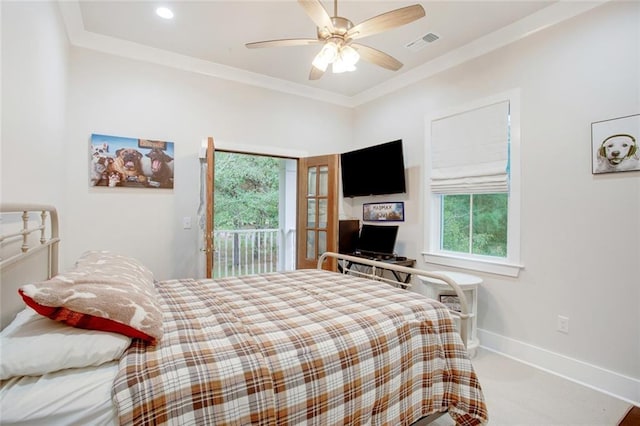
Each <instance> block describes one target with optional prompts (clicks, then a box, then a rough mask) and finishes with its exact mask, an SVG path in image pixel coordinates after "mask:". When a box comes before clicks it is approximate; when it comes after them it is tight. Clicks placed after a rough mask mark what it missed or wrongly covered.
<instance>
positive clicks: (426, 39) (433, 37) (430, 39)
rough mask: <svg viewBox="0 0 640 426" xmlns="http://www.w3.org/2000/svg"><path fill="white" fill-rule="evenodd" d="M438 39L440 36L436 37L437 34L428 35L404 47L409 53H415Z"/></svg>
mask: <svg viewBox="0 0 640 426" xmlns="http://www.w3.org/2000/svg"><path fill="white" fill-rule="evenodd" d="M439 38H440V36H438V35H437V34H434V33H428V34H425V35H424V36H422V37H420V38H419V39H417V40H414V41H412V42H411V43H408V44H407V45H406V46H405V47H406V48H407V49H409V50H411V51H414V52H417V51H418V50H420V49H422V48H424V47H425V46H426V45H427V44H429V43H433V42H434V41H436V40H438V39H439Z"/></svg>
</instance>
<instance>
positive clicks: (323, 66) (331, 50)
mask: <svg viewBox="0 0 640 426" xmlns="http://www.w3.org/2000/svg"><path fill="white" fill-rule="evenodd" d="M338 53H339V52H338V45H337V44H335V43H334V42H332V41H329V42H327V43H325V45H324V46H322V49H321V50H320V52H318V54H317V55H316V57H315V58H314V59H313V62H312V64H313V66H314V67H316V68H318V69H319V70H320V71H326V70H327V67H328V66H329V64H330V63H332V62H334V61H335V60H336V58H337V57H338Z"/></svg>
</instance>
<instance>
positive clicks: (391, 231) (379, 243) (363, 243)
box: [356, 224, 398, 255]
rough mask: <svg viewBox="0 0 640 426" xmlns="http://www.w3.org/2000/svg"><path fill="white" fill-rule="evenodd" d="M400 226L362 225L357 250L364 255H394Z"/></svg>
mask: <svg viewBox="0 0 640 426" xmlns="http://www.w3.org/2000/svg"><path fill="white" fill-rule="evenodd" d="M397 236H398V226H397V225H391V226H384V225H367V224H365V225H362V229H361V230H360V238H358V245H357V250H356V251H358V252H360V253H362V254H373V255H376V254H393V249H394V247H395V245H396V238H397Z"/></svg>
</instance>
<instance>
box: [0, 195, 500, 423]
mask: <svg viewBox="0 0 640 426" xmlns="http://www.w3.org/2000/svg"><path fill="white" fill-rule="evenodd" d="M1 211H2V213H3V219H2V222H1V223H2V228H3V229H2V234H3V235H2V236H0V244H1V247H0V249H1V251H0V255H1V256H2V260H1V261H0V272H1V273H2V276H1V278H2V300H1V303H2V326H3V330H2V335H1V337H2V339H1V340H0V345H1V346H0V351H1V352H0V353H1V354H2V359H1V364H2V368H1V370H2V371H1V373H2V377H1V379H2V382H1V384H0V405H1V406H0V423H2V424H3V425H5V424H7V425H8V424H29V425H38V424H43V425H44V424H105V425H112V424H123V425H131V424H135V425H143V424H148V425H152V424H153V425H156V424H169V425H186V424H192V425H250V424H251V425H298V424H309V425H338V424H340V425H343V424H345V425H346V424H349V425H364V424H371V425H413V424H426V423H428V422H430V421H432V420H433V419H435V418H437V417H439V416H441V415H442V414H443V413H448V415H450V416H451V417H452V418H453V419H454V420H455V421H456V423H457V424H461V425H478V424H485V423H486V422H487V418H488V416H487V409H486V406H485V403H484V398H483V395H482V389H481V386H480V384H479V383H478V379H477V376H476V374H475V372H474V370H473V366H472V364H471V363H470V361H469V359H468V356H467V353H466V350H465V345H464V343H463V342H466V337H464V338H461V336H460V335H459V334H458V332H459V331H462V332H463V333H464V331H465V326H464V324H465V323H466V322H467V321H466V320H467V318H468V314H467V312H468V310H467V309H466V306H465V305H466V304H465V299H464V293H463V292H462V291H460V289H459V287H457V285H456V284H455V282H452V281H451V280H450V278H447V277H441V276H438V275H434V274H431V273H429V272H425V271H417V270H415V269H411V270H410V272H411V273H412V274H413V276H416V275H428V276H433V277H436V278H438V279H442V281H445V282H447V283H449V284H450V285H452V287H453V288H454V290H455V291H456V292H457V293H458V294H459V297H460V299H461V302H462V305H463V312H462V313H459V314H458V315H460V316H461V320H460V324H461V325H462V326H461V327H458V328H459V329H460V330H457V328H456V326H455V322H454V320H453V317H452V315H451V313H450V312H449V311H448V310H447V309H446V308H445V307H444V305H442V304H440V303H439V302H436V301H434V300H430V299H427V298H425V297H423V296H421V295H419V294H416V293H413V292H409V291H407V290H404V289H399V288H394V287H393V286H391V285H388V284H387V283H386V282H385V278H384V274H381V273H380V271H381V270H384V269H388V267H389V266H392V267H393V265H388V264H384V263H382V262H375V261H366V262H365V263H366V264H367V266H370V267H371V268H370V269H371V271H372V272H373V275H371V276H369V277H362V276H355V275H353V274H347V273H342V274H341V273H337V272H331V271H326V270H323V269H322V268H321V267H322V265H323V262H324V260H325V258H331V257H338V258H340V255H337V254H334V253H328V254H326V255H325V256H324V257H323V258H322V259H321V260H320V262H319V268H318V269H312V270H297V271H290V272H276V273H268V274H260V275H247V276H243V277H234V278H226V279H217V280H207V279H178V280H167V281H160V282H159V281H156V280H155V279H154V277H153V274H152V272H151V271H150V270H149V269H148V268H146V266H145V265H143V264H141V263H140V262H139V261H138V260H137V259H135V258H132V257H128V256H125V255H121V254H117V253H111V252H106V251H100V250H91V251H87V252H86V253H84V254H83V255H82V256H81V257H80V258H78V260H77V262H76V264H75V266H74V267H73V268H70V269H69V270H66V271H63V272H61V273H59V272H58V270H57V261H58V260H57V247H58V244H59V241H60V239H59V237H58V229H57V228H58V225H57V212H56V210H55V208H53V207H51V206H45V205H3V206H2V207H1ZM15 249H17V251H18V254H15V255H14V254H11V252H12V250H15ZM395 268H401V269H402V267H395ZM401 269H400V271H401V272H402V270H401ZM404 272H407V271H404ZM25 304H26V307H25Z"/></svg>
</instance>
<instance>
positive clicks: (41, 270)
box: [0, 203, 60, 328]
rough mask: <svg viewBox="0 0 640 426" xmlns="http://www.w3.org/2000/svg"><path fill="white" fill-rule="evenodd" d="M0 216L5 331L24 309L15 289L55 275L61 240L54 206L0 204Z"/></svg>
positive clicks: (0, 265) (0, 271)
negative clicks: (7, 325)
mask: <svg viewBox="0 0 640 426" xmlns="http://www.w3.org/2000/svg"><path fill="white" fill-rule="evenodd" d="M0 215H1V221H0V223H1V227H0V248H1V249H2V250H1V251H2V253H1V254H0V274H1V276H0V278H1V290H2V292H1V295H2V297H1V298H0V305H1V306H0V309H1V310H0V313H1V323H0V325H1V326H2V327H3V328H4V326H5V325H6V324H7V323H8V322H9V321H10V320H11V319H12V318H13V317H14V316H15V314H16V313H17V312H18V311H19V310H20V309H21V308H22V307H23V306H24V305H23V304H22V302H21V301H20V298H19V296H18V295H17V288H18V287H19V286H20V285H22V284H25V283H26V282H27V281H33V280H45V279H49V278H51V277H53V276H54V275H56V274H57V273H58V243H59V242H60V237H59V234H58V212H57V210H56V208H55V207H53V206H50V205H45V204H21V203H5V204H0ZM41 257H44V259H40V258H41ZM43 262H45V263H44V265H43ZM34 264H35V266H34ZM43 266H44V267H43Z"/></svg>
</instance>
